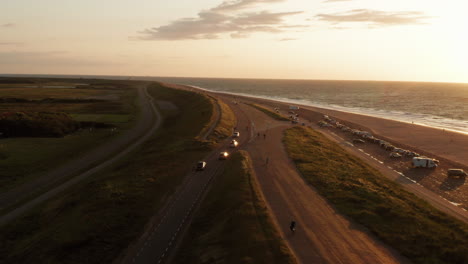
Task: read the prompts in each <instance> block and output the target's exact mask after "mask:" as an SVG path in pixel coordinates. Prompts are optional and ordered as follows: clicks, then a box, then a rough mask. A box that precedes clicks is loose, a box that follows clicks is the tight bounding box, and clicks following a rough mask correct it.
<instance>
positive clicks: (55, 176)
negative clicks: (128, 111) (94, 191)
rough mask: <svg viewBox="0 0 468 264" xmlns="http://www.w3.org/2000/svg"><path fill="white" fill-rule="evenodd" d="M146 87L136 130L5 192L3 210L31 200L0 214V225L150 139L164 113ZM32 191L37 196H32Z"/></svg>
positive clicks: (0, 204)
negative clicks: (158, 109) (155, 103)
mask: <svg viewBox="0 0 468 264" xmlns="http://www.w3.org/2000/svg"><path fill="white" fill-rule="evenodd" d="M146 86H147V85H146V84H145V85H141V86H140V87H138V101H139V105H140V113H141V115H140V118H139V119H138V121H137V124H136V125H135V126H134V127H133V128H132V129H130V130H129V131H127V132H125V133H124V134H122V135H120V136H119V137H117V138H116V139H114V140H111V141H109V142H107V143H104V144H103V145H101V146H99V147H98V148H96V149H94V150H92V151H91V152H90V153H89V154H88V155H86V156H84V157H82V158H79V159H76V160H72V161H70V162H68V163H66V164H64V165H63V166H60V167H59V168H57V169H54V170H52V171H50V172H49V173H47V174H45V175H44V176H42V177H40V178H37V179H35V180H33V181H30V182H28V183H26V184H23V185H21V186H19V187H17V188H15V189H13V190H11V191H8V192H6V193H3V194H2V195H1V196H0V209H1V208H3V209H4V208H14V205H15V204H17V203H18V202H23V201H25V200H26V199H28V198H31V199H30V200H28V201H27V202H23V203H21V205H20V206H18V207H16V208H14V209H13V210H11V211H8V212H7V213H5V214H3V215H2V216H0V225H3V224H5V223H8V222H9V221H11V220H13V219H14V218H16V217H18V216H20V215H22V214H23V213H25V212H27V211H28V210H30V209H31V208H33V207H34V206H36V205H38V204H39V203H41V202H43V201H45V200H47V199H49V198H51V197H53V196H55V195H57V194H59V193H60V192H62V191H64V190H66V189H67V188H69V187H70V186H72V185H74V184H76V183H77V182H79V181H81V180H83V179H85V178H87V177H89V176H91V175H92V174H94V173H96V172H98V171H99V170H101V169H103V168H105V167H107V166H109V165H111V164H112V163H114V162H115V161H117V160H118V159H119V158H121V157H123V156H124V155H126V154H128V153H129V152H130V151H132V150H134V149H135V148H136V147H138V146H139V145H141V144H142V143H143V142H144V141H146V140H147V139H148V138H149V137H150V136H151V135H152V134H153V133H154V132H155V131H156V130H157V129H158V128H159V126H160V125H161V115H160V113H159V112H158V111H157V109H156V107H155V105H154V102H153V98H152V97H151V96H150V95H149V94H148V91H147V87H146ZM93 165H94V166H93ZM90 166H91V167H90ZM65 179H68V180H66V181H65V182H64V183H61V184H59V185H58V186H57V183H59V182H61V181H64V180H65ZM51 186H54V187H51ZM31 194H35V195H36V196H35V197H34V198H32V197H31Z"/></svg>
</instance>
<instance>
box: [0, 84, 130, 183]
mask: <svg viewBox="0 0 468 264" xmlns="http://www.w3.org/2000/svg"><path fill="white" fill-rule="evenodd" d="M134 85H136V83H135V84H131V83H125V84H122V82H119V81H115V82H108V83H106V84H105V85H99V84H93V83H92V82H91V83H88V84H80V85H76V84H74V83H62V82H60V83H58V82H50V83H49V82H46V81H42V82H41V83H40V85H39V84H31V83H24V84H21V83H14V84H5V83H2V84H0V114H2V113H17V112H65V113H67V114H69V115H70V116H71V117H72V118H73V119H74V120H76V121H78V122H97V123H105V124H108V125H110V126H112V127H114V128H102V129H95V128H86V129H80V130H78V131H76V132H75V133H72V134H69V135H66V136H64V137H57V138H52V137H50V138H47V137H42V138H41V137H11V138H0V191H6V190H9V189H11V188H14V187H16V186H18V185H20V184H22V183H24V182H27V181H29V180H31V179H33V178H35V177H38V176H40V175H42V174H43V173H45V172H46V171H48V170H50V169H52V168H54V167H56V166H59V165H61V164H63V163H64V162H66V161H68V160H71V159H74V158H78V157H80V156H82V155H84V154H85V153H86V152H87V151H89V150H91V149H92V148H94V147H97V146H99V145H100V144H102V143H104V142H105V141H107V140H110V139H112V138H114V137H116V136H118V135H119V134H121V132H122V131H124V130H126V129H128V128H130V127H131V126H132V125H133V124H134V121H135V118H136V114H137V112H138V109H137V108H138V107H137V106H136V101H135V100H136V89H134V87H133V86H134ZM64 87H65V88H64ZM75 87H77V88H75ZM0 132H1V131H0Z"/></svg>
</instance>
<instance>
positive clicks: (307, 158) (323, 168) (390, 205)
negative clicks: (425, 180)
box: [284, 127, 468, 264]
mask: <svg viewBox="0 0 468 264" xmlns="http://www.w3.org/2000/svg"><path fill="white" fill-rule="evenodd" d="M284 143H285V145H286V148H287V151H288V153H289V155H290V157H291V158H292V160H293V161H294V162H295V163H296V166H297V168H298V169H299V171H300V172H301V174H302V176H303V177H304V178H305V179H306V180H307V181H308V182H309V183H310V184H311V185H312V186H314V187H315V188H316V189H317V190H318V191H319V192H320V194H321V195H323V196H324V197H325V198H327V200H329V201H330V202H331V203H333V204H334V206H335V207H336V208H337V209H338V211H340V212H341V213H343V214H344V215H347V216H349V217H350V218H352V219H353V220H354V221H356V222H358V223H360V224H362V225H363V226H365V227H367V228H368V229H369V230H370V231H371V232H372V233H374V234H375V235H376V236H377V237H379V238H380V239H381V240H382V241H384V242H385V243H386V244H388V245H389V246H391V247H393V248H394V249H396V250H397V251H399V252H400V253H401V254H402V255H404V256H406V257H408V258H409V259H410V260H411V261H413V262H414V263H425V264H431V263H434V264H435V263H446V264H456V263H458V264H466V263H468V225H467V224H465V223H463V222H461V221H459V220H457V219H455V218H453V217H450V216H447V215H446V214H444V213H441V212H440V211H438V210H436V209H435V208H433V207H432V206H431V205H429V204H428V203H427V202H425V201H423V200H422V199H420V198H418V197H416V196H415V195H413V194H411V193H409V192H407V191H405V190H404V189H403V187H401V186H400V185H398V184H397V183H394V182H393V181H391V180H389V179H387V178H385V177H384V176H383V175H381V174H380V172H378V171H376V170H375V169H373V168H372V167H371V166H370V165H368V164H366V163H365V162H364V161H362V160H360V159H359V158H356V157H354V156H352V155H350V154H348V153H347V152H346V151H345V150H344V149H343V148H341V147H340V146H339V145H337V144H336V143H334V142H332V141H330V140H328V139H327V138H325V137H324V136H323V135H321V134H320V133H318V132H316V131H314V130H312V129H308V128H303V127H294V128H291V129H288V130H287V131H286V134H285V137H284Z"/></svg>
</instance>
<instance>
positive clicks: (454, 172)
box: [447, 169, 468, 178]
mask: <svg viewBox="0 0 468 264" xmlns="http://www.w3.org/2000/svg"><path fill="white" fill-rule="evenodd" d="M467 175H468V174H467V173H466V172H465V171H464V170H462V169H448V170H447V176H448V177H459V178H465V177H466V176H467Z"/></svg>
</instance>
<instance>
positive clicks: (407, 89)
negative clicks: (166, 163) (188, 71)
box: [10, 75, 468, 134]
mask: <svg viewBox="0 0 468 264" xmlns="http://www.w3.org/2000/svg"><path fill="white" fill-rule="evenodd" d="M10 76H11V75H10ZM17 76H18V75H17ZM35 76H36V77H59V78H63V77H66V78H80V77H81V78H104V79H105V78H107V79H132V80H152V81H161V82H168V83H175V84H182V85H189V86H194V87H198V88H202V89H206V90H209V91H214V92H226V93H231V94H238V95H247V96H254V97H258V98H265V99H273V100H278V101H282V102H288V103H291V104H301V105H309V106H316V107H321V108H327V109H333V110H339V111H345V112H351V113H358V114H364V115H370V116H375V117H380V118H386V119H392V120H397V121H402V122H408V123H412V122H413V123H415V124H420V125H425V126H430V127H435V128H440V129H446V130H451V131H456V132H460V133H464V134H468V106H467V105H468V84H459V83H428V82H385V81H327V80H266V79H222V78H175V77H133V76H132V77H129V76H76V75H75V76H73V75H68V76H65V75H35Z"/></svg>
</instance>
